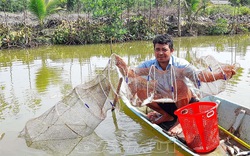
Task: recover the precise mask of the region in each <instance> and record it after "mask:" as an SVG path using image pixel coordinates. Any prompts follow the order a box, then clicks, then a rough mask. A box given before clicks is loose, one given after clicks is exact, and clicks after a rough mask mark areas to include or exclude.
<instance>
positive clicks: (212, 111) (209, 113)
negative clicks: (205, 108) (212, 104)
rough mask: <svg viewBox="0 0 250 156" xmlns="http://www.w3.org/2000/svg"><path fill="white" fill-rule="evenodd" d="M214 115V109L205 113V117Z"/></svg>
mask: <svg viewBox="0 0 250 156" xmlns="http://www.w3.org/2000/svg"><path fill="white" fill-rule="evenodd" d="M213 115H214V110H211V111H209V112H208V113H207V118H211V117H212V116H213Z"/></svg>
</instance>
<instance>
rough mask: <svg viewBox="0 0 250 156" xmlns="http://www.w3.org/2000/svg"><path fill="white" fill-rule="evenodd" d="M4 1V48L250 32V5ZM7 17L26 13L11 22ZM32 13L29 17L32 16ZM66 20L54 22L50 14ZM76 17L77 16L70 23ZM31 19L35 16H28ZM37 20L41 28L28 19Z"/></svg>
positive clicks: (244, 1)
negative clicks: (164, 34) (30, 22)
mask: <svg viewBox="0 0 250 156" xmlns="http://www.w3.org/2000/svg"><path fill="white" fill-rule="evenodd" d="M230 2H231V3H230V5H229V4H228V5H214V4H212V3H211V2H210V1H208V0H184V1H180V0H95V1H89V0H1V2H0V11H2V12H3V14H2V17H1V18H2V22H1V24H0V47H1V48H11V47H27V46H30V47H33V46H37V45H40V44H89V43H110V42H123V41H128V40H147V39H151V38H152V37H153V36H154V35H155V34H158V33H169V34H172V35H173V36H184V35H221V34H222V35H224V34H237V33H245V32H249V31H250V25H249V23H250V21H249V20H250V19H249V18H247V17H249V15H250V8H249V5H250V0H230ZM9 13H15V14H22V15H23V18H24V19H23V20H20V21H19V22H15V23H14V24H13V22H12V21H11V19H10V18H9V16H10V14H9ZM30 13H31V14H30ZM53 14H57V15H60V16H64V17H68V18H66V19H63V20H62V19H59V18H55V17H53V16H52V15H53ZM72 14H76V15H77V17H75V18H72V16H70V15H72ZM30 16H32V17H30ZM33 17H36V19H37V24H34V23H35V22H33V24H28V23H27V22H26V21H27V19H28V18H29V19H30V18H31V19H34V18H33Z"/></svg>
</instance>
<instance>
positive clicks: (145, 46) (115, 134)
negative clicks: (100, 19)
mask: <svg viewBox="0 0 250 156" xmlns="http://www.w3.org/2000/svg"><path fill="white" fill-rule="evenodd" d="M174 48H175V55H178V56H179V57H184V58H186V59H188V60H190V55H189V54H191V53H192V54H195V55H196V56H205V55H212V56H214V57H215V58H216V59H217V60H218V61H220V62H223V63H229V64H233V63H239V64H240V66H241V67H242V68H243V70H241V71H239V73H238V74H237V75H236V76H235V77H234V79H233V80H231V81H230V82H229V84H228V86H227V89H226V91H224V92H222V93H220V94H219V95H218V96H219V97H223V98H226V99H228V100H230V101H233V102H237V103H239V104H241V105H243V106H246V107H248V108H249V107H250V105H249V101H250V97H249V93H248V92H249V90H250V64H249V63H248V61H249V60H250V37H249V36H247V35H245V36H218V37H192V38H175V46H174ZM152 49H153V47H152V43H151V42H150V41H149V42H145V41H141V42H129V43H122V44H113V45H112V46H110V45H109V44H102V45H86V46H49V47H41V48H37V49H27V50H4V51H0V135H1V134H3V133H4V134H5V135H4V136H3V138H2V139H1V140H0V155H20V156H24V155H25V156H28V155H32V156H33V155H136V154H144V155H161V154H162V155H166V153H168V154H169V155H183V154H181V153H180V152H181V150H180V149H178V148H177V147H175V146H174V145H173V144H172V143H170V142H169V141H166V140H164V139H163V138H161V137H159V136H157V134H156V133H154V132H153V131H152V130H151V129H149V127H147V126H145V125H144V124H141V123H139V121H137V120H133V119H132V118H131V114H129V112H128V111H127V110H123V109H122V108H121V110H120V112H116V119H117V120H114V118H113V117H112V115H111V112H108V116H107V118H106V119H105V120H104V121H103V122H102V123H101V124H100V125H99V126H98V127H97V129H96V130H95V133H94V134H92V135H90V136H89V137H87V138H84V139H83V140H82V141H81V142H80V143H79V144H77V145H76V146H74V148H71V149H70V148H69V149H66V150H62V151H56V152H55V151H54V152H52V151H43V150H41V149H33V148H29V147H27V146H26V143H25V140H24V139H22V138H18V134H19V132H20V131H21V130H22V129H23V128H24V125H25V123H26V121H27V120H29V119H31V118H34V117H36V116H39V115H40V114H42V113H43V112H45V111H46V110H48V109H49V108H50V107H52V106H53V105H54V104H56V103H57V102H58V101H60V100H61V98H62V97H63V96H65V95H67V94H68V93H69V92H70V91H71V89H72V88H74V87H75V86H76V85H78V84H80V83H84V82H85V81H88V80H90V79H91V78H93V77H94V76H95V73H96V71H98V70H101V69H103V68H104V67H105V66H106V64H107V62H108V58H109V56H110V54H111V51H112V52H113V53H117V54H119V55H120V56H122V57H123V58H124V59H125V60H126V61H128V63H129V64H130V65H137V64H138V63H140V62H142V61H143V60H145V59H150V58H153V57H154V56H153V50H152Z"/></svg>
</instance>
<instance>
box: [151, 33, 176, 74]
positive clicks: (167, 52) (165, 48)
mask: <svg viewBox="0 0 250 156" xmlns="http://www.w3.org/2000/svg"><path fill="white" fill-rule="evenodd" d="M153 43H154V54H155V58H156V59H157V61H158V63H159V65H160V66H161V68H162V69H163V70H165V69H166V67H167V66H168V64H169V60H170V57H171V55H172V53H173V52H174V48H173V40H172V39H171V37H170V36H168V35H157V36H156V37H155V39H154V40H153Z"/></svg>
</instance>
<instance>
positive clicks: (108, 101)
mask: <svg viewBox="0 0 250 156" xmlns="http://www.w3.org/2000/svg"><path fill="white" fill-rule="evenodd" d="M116 68H117V67H116V66H115V65H114V61H112V60H110V61H109V63H108V65H107V66H106V68H105V69H104V70H103V71H101V72H100V73H98V74H97V76H96V77H95V78H94V79H92V80H91V81H89V82H86V83H84V84H80V85H78V86H76V87H75V88H74V89H73V90H72V91H71V92H70V93H69V94H68V95H67V96H66V97H64V98H63V99H62V100H61V101H59V102H58V103H57V104H55V105H54V106H53V107H52V108H50V109H49V110H47V111H46V112H45V113H43V114H42V115H40V116H38V117H36V118H34V119H31V120H29V121H27V123H26V125H25V127H24V129H23V130H22V131H21V132H20V137H23V138H25V140H26V144H27V145H28V146H29V147H33V148H38V149H39V148H42V149H44V150H45V149H53V148H56V147H57V145H58V143H59V142H60V141H64V142H67V143H68V144H64V145H65V147H58V148H60V149H59V150H62V149H65V148H69V147H68V146H72V145H74V144H76V143H77V142H79V141H80V140H81V139H82V138H84V137H86V136H88V135H90V134H91V133H93V131H94V129H95V128H96V127H97V126H98V125H99V124H100V123H101V122H102V121H103V120H104V119H105V117H106V113H107V111H108V110H110V109H113V108H114V107H115V103H116V101H114V100H115V99H116V97H117V94H116V92H117V88H119V87H118V86H119V82H120V81H119V78H118V73H117V71H116ZM117 107H118V106H117Z"/></svg>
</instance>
